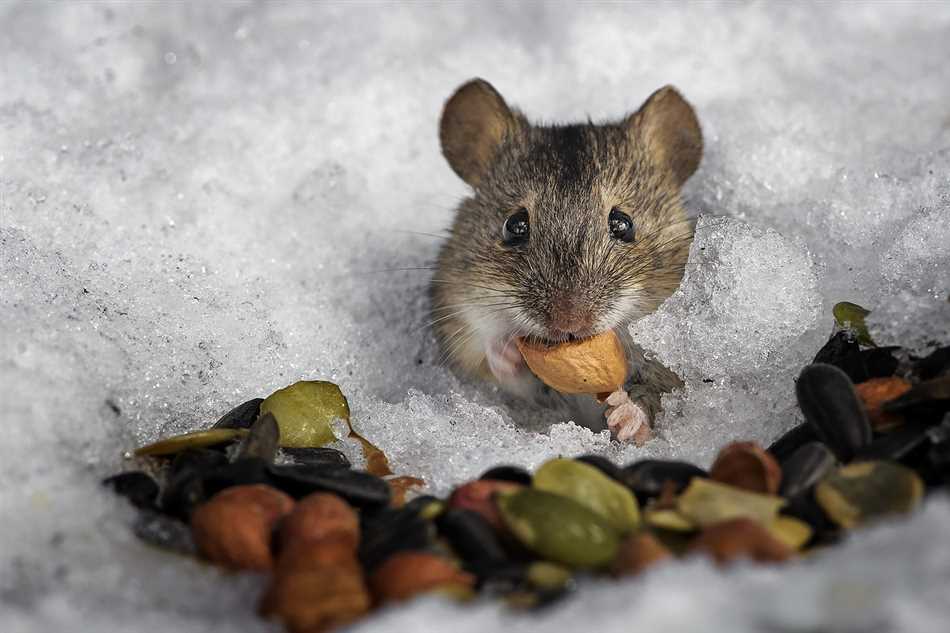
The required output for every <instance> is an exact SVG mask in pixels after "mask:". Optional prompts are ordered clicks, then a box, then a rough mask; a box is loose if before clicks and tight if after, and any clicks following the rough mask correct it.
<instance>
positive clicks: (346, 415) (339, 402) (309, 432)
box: [260, 380, 350, 448]
mask: <svg viewBox="0 0 950 633" xmlns="http://www.w3.org/2000/svg"><path fill="white" fill-rule="evenodd" d="M260 412H261V415H264V414H266V413H272V414H273V415H274V417H275V418H277V424H278V425H279V426H280V441H281V445H282V446H290V447H297V448H299V447H308V446H323V445H324V444H328V443H329V442H332V441H334V440H336V436H335V435H334V434H333V427H332V424H333V421H334V420H343V421H345V422H346V423H347V424H349V421H350V407H349V405H348V404H347V402H346V397H344V395H343V392H342V391H340V388H339V387H338V386H336V385H335V384H333V383H332V382H327V381H323V380H301V381H299V382H295V383H294V384H292V385H290V386H289V387H284V388H283V389H279V390H277V391H275V392H274V393H272V394H271V395H269V396H267V398H265V399H264V402H262V403H261V411H260Z"/></svg>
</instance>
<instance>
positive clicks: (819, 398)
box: [795, 363, 871, 463]
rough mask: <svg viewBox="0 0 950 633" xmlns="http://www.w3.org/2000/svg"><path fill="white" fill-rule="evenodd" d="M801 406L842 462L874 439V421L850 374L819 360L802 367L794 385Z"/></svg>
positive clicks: (806, 418) (807, 418)
mask: <svg viewBox="0 0 950 633" xmlns="http://www.w3.org/2000/svg"><path fill="white" fill-rule="evenodd" d="M795 392H796V395H797V396H798V406H799V407H801V410H802V413H803V414H804V415H805V420H807V421H808V423H809V424H811V425H812V427H813V428H814V430H815V433H816V434H817V435H818V437H819V438H820V439H821V440H822V441H823V442H824V443H825V444H827V445H828V447H829V448H830V449H831V450H832V452H833V453H834V454H835V456H836V457H837V458H838V459H839V460H841V461H842V462H845V463H847V462H849V461H851V459H853V458H854V455H855V453H857V452H858V451H859V450H861V449H862V448H864V447H865V446H867V445H868V444H870V443H871V424H870V423H869V422H868V417H867V413H866V412H865V410H864V407H863V406H862V405H861V402H860V401H859V400H858V396H857V394H856V393H855V391H854V385H852V384H851V379H850V378H848V376H847V374H845V373H844V372H843V371H841V370H840V369H838V368H837V367H835V366H833V365H825V364H822V363H817V364H814V365H809V366H808V367H806V368H805V369H803V370H802V373H801V374H800V375H799V376H798V382H797V383H796V385H795Z"/></svg>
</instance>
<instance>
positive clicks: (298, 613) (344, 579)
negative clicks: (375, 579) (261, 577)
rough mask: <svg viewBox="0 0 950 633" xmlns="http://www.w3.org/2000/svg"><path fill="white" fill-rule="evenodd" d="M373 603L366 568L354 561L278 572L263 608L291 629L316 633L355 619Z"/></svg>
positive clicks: (267, 614) (267, 593)
mask: <svg viewBox="0 0 950 633" xmlns="http://www.w3.org/2000/svg"><path fill="white" fill-rule="evenodd" d="M370 606H371V605H370V598H369V593H368V592H367V590H366V585H365V583H364V581H363V575H362V572H361V571H360V568H359V565H358V564H356V562H355V561H352V562H349V563H347V564H337V565H326V566H321V567H314V568H311V569H307V570H305V571H298V572H296V573H291V574H286V575H275V576H274V577H273V581H272V583H271V586H270V587H269V588H268V590H267V592H266V593H265V594H264V596H263V598H262V600H261V604H260V612H261V614H262V615H265V616H274V617H276V618H277V619H278V620H280V621H281V622H282V623H283V624H284V626H285V627H286V629H287V630H288V631H289V632H290V633H315V632H317V631H326V630H328V629H331V628H335V627H339V626H343V625H345V624H348V623H350V622H353V621H355V620H357V619H359V618H360V617H361V616H363V615H364V614H365V613H366V612H367V611H369V608H370Z"/></svg>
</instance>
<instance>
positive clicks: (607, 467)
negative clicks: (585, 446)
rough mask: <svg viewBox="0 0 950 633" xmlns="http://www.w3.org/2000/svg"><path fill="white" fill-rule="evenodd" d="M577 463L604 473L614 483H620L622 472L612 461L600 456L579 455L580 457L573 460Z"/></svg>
mask: <svg viewBox="0 0 950 633" xmlns="http://www.w3.org/2000/svg"><path fill="white" fill-rule="evenodd" d="M575 459H576V460H577V461H579V462H583V463H585V464H587V465H589V466H593V467H594V468H596V469H597V470H599V471H600V472H602V473H604V474H605V475H607V476H608V477H610V478H611V479H613V480H615V481H620V480H621V476H622V471H621V469H620V467H619V466H617V465H616V464H614V463H613V462H612V461H610V460H609V459H607V458H606V457H604V456H602V455H593V454H588V455H581V456H580V457H576V458H575Z"/></svg>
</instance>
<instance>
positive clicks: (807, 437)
mask: <svg viewBox="0 0 950 633" xmlns="http://www.w3.org/2000/svg"><path fill="white" fill-rule="evenodd" d="M817 439H818V434H817V433H815V427H813V426H812V425H811V424H809V423H808V422H803V423H802V424H799V425H798V426H796V427H792V428H791V429H790V430H789V431H788V432H786V433H785V434H784V435H782V437H780V438H778V439H777V440H775V441H774V442H772V444H771V446H769V447H768V448H767V449H766V450H767V451H768V452H770V453H771V454H772V457H774V458H775V459H777V460H778V461H779V462H780V463H784V462H785V460H786V459H788V458H789V457H790V456H791V454H792V453H794V452H795V451H797V450H798V449H799V448H800V447H801V446H802V445H804V444H807V443H808V442H814V441H815V440H817Z"/></svg>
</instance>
